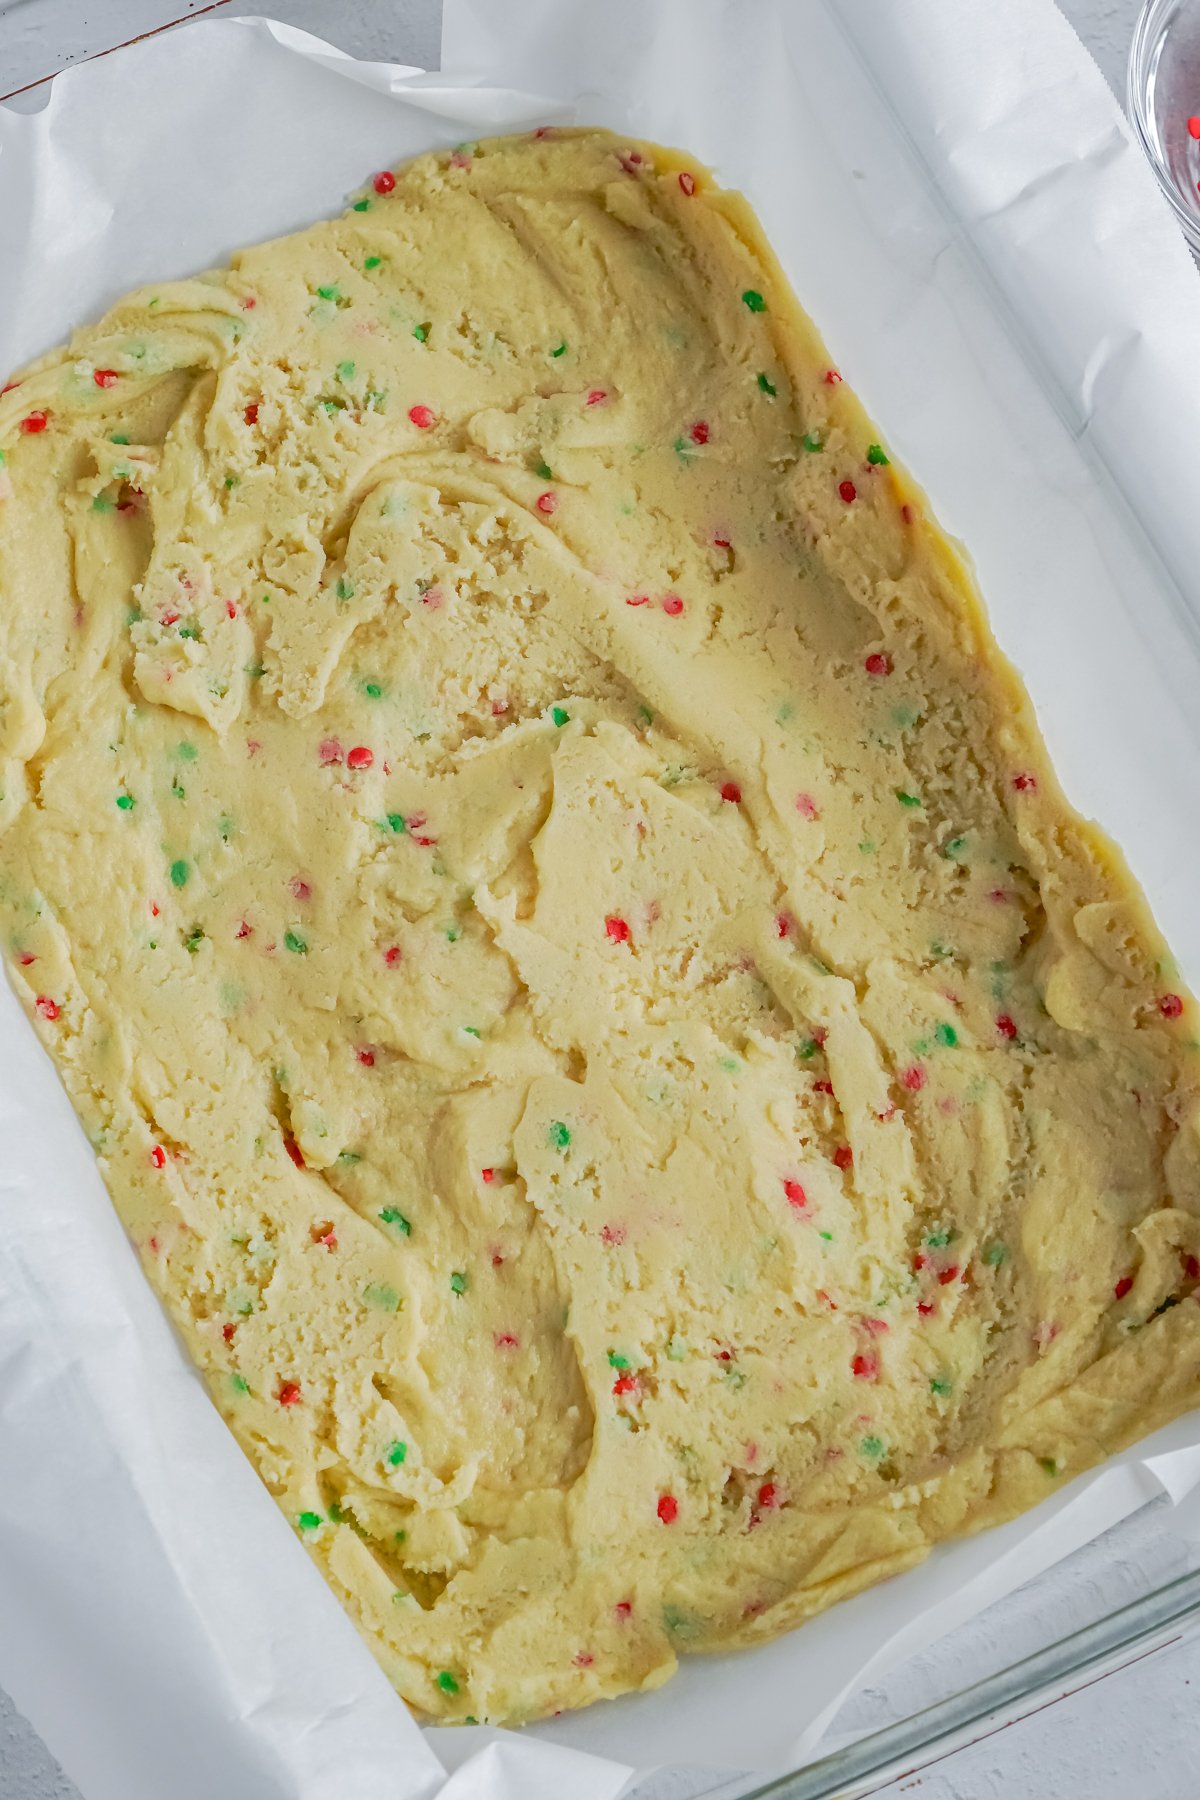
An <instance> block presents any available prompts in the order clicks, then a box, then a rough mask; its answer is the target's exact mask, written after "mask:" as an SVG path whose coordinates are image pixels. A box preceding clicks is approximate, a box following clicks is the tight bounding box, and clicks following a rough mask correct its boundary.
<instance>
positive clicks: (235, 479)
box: [180, 475, 242, 635]
mask: <svg viewBox="0 0 1200 1800" xmlns="http://www.w3.org/2000/svg"><path fill="white" fill-rule="evenodd" d="M241 482H242V478H241V476H240V475H227V476H226V477H225V486H226V487H227V488H235V487H240V486H241ZM180 635H182V633H181V634H180Z"/></svg>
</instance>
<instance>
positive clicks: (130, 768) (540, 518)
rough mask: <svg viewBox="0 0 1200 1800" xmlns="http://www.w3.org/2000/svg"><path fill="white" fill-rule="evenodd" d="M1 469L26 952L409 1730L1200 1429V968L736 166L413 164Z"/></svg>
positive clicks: (61, 375)
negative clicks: (1129, 862) (781, 255)
mask: <svg viewBox="0 0 1200 1800" xmlns="http://www.w3.org/2000/svg"><path fill="white" fill-rule="evenodd" d="M0 445H2V446H3V450H4V455H5V463H4V466H3V469H2V470H0V491H2V492H3V496H4V497H3V500H2V501H0V630H2V641H0V682H2V699H3V706H2V710H0V752H2V754H3V759H4V766H3V772H2V781H3V792H2V798H0V925H2V930H3V937H4V945H5V948H6V951H7V954H8V956H9V962H10V974H11V978H12V980H13V981H14V983H15V985H16V987H17V989H18V991H19V992H20V994H21V995H22V996H23V997H24V998H25V999H26V1001H27V1003H28V1006H29V1008H30V1011H31V1013H32V1015H33V1016H34V1018H35V1020H36V1022H37V1025H38V1029H39V1030H40V1032H41V1033H42V1036H43V1038H44V1040H45V1042H46V1044H47V1046H48V1047H49V1049H50V1051H51V1053H52V1054H53V1056H54V1057H55V1059H56V1061H57V1063H58V1065H59V1067H60V1069H61V1071H62V1074H63V1078H64V1080H65V1082H66V1083H67V1086H68V1088H69V1089H70V1092H71V1095H72V1097H73V1099H74V1102H75V1104H76V1106H77V1108H78V1110H79V1113H80V1115H81V1117H82V1119H83V1121H84V1123H85V1126H86V1129H87V1131H88V1132H89V1134H90V1136H91V1139H92V1142H93V1143H94V1145H95V1148H96V1151H97V1154H98V1156H99V1158H100V1160H101V1165H102V1168H103V1170H104V1174H105V1178H106V1180H107V1182H108V1185H109V1187H110V1189H111V1192H112V1195H113V1198H114V1200H115V1202H116V1205H117V1207H118V1208H119V1210H120V1213H121V1216H122V1218H123V1220H124V1222H125V1224H126V1226H127V1228H128V1231H129V1233H130V1236H131V1238H132V1240H133V1242H134V1244H135V1245H136V1247H137V1251H138V1253H139V1255H140V1256H141V1258H142V1259H143V1262H144V1265H145V1268H146V1271H147V1274H148V1276H149V1278H150V1280H151V1281H152V1282H153V1283H154V1285H155V1287H156V1288H157V1289H158V1291H159V1293H160V1294H161V1296H162V1298H163V1300H164V1302H165V1304H166V1306H167V1307H168V1309H169V1311H170V1313H171V1315H172V1317H173V1318H174V1320H175V1322H176V1323H177V1325H178V1327H179V1329H180V1330H181V1332H182V1333H183V1335H184V1337H185V1339H186V1341H187V1345H188V1348H189V1350H190V1352H191V1354H192V1356H193V1357H194V1358H195V1360H196V1362H197V1364H198V1365H199V1367H200V1368H201V1369H202V1370H203V1371H204V1374H205V1376H206V1378H207V1380H208V1382H209V1384H210V1386H211V1391H212V1394H213V1397H214V1400H215V1401H216V1403H217V1405H218V1406H219V1407H220V1408H221V1410H222V1412H223V1413H224V1415H225V1417H226V1418H227V1419H228V1421H229V1424H230V1427H231V1429H232V1430H233V1431H234V1432H235V1433H236V1434H237V1436H238V1438H239V1440H240V1442H241V1443H242V1444H243V1446H244V1447H245V1450H246V1452H247V1455H248V1456H249V1457H250V1458H251V1459H252V1461H253V1462H254V1464H255V1466H256V1467H257V1469H258V1470H259V1472H260V1474H261V1476H262V1478H263V1480H264V1481H265V1482H266V1484H267V1485H268V1487H269V1488H270V1490H271V1491H272V1493H273V1494H275V1495H276V1496H277V1498H278V1500H279V1503H280V1505H281V1506H282V1508H283V1509H284V1511H285V1513H286V1515H287V1518H288V1520H289V1521H290V1522H291V1524H292V1526H293V1527H294V1528H295V1530H296V1531H297V1532H298V1534H299V1535H300V1537H301V1538H302V1540H303V1542H304V1544H305V1545H306V1546H307V1548H308V1549H309V1551H310V1552H311V1554H312V1556H313V1557H314V1558H315V1559H316V1560H317V1562H318V1563H319V1564H320V1566H321V1567H322V1569H323V1570H324V1572H325V1574H326V1575H327V1577H328V1579H329V1581H330V1583H331V1585H332V1586H333V1588H334V1589H335V1590H336V1592H337V1593H338V1594H339V1596H340V1597H341V1598H342V1600H343V1601H344V1603H345V1605H346V1606H347V1608H348V1609H349V1610H350V1612H351V1614H352V1615H353V1617H354V1619H355V1620H356V1621H357V1623H358V1625H359V1626H360V1628H361V1630H362V1631H363V1633H364V1634H365V1636H366V1638H367V1640H368V1642H369V1643H370V1645H371V1646H372V1648H373V1649H374V1651H375V1652H376V1654H377V1655H378V1657H379V1659H380V1661H381V1663H382V1665H383V1667H384V1668H385V1670H386V1671H387V1672H388V1674H389V1675H390V1677H391V1678H392V1679H393V1680H394V1682H395V1684H396V1686H397V1687H398V1689H399V1691H400V1692H401V1693H402V1694H403V1695H404V1696H405V1697H406V1699H408V1700H409V1701H410V1702H411V1703H412V1704H413V1705H414V1706H415V1707H417V1708H419V1709H420V1710H421V1711H422V1712H425V1713H428V1714H432V1715H436V1716H439V1717H443V1718H447V1719H463V1718H467V1717H470V1718H475V1719H480V1720H484V1719H487V1720H493V1721H494V1720H518V1719H524V1718H530V1717H533V1716H536V1715H539V1714H544V1713H547V1712H551V1711H553V1710H555V1709H558V1708H563V1707H573V1706H580V1705H583V1704H584V1703H586V1702H588V1701H591V1700H593V1699H596V1698H597V1697H600V1696H604V1695H613V1694H617V1693H620V1692H622V1691H624V1690H628V1689H632V1688H639V1687H650V1686H654V1685H656V1684H657V1683H659V1682H661V1681H663V1680H664V1679H665V1678H666V1677H667V1676H668V1675H669V1674H670V1673H671V1671H672V1670H673V1669H674V1667H675V1665H676V1662H677V1659H678V1657H679V1656H680V1655H681V1654H684V1653H687V1652H694V1651H701V1650H712V1649H724V1648H728V1647H730V1646H733V1645H738V1644H748V1643H751V1642H754V1641H756V1640H760V1639H764V1638H767V1637H770V1636H772V1635H773V1634H775V1633H778V1632H780V1631H782V1630H785V1629H787V1628H789V1627H791V1626H793V1625H795V1624H797V1623H798V1622H799V1621H801V1620H803V1619H804V1618H805V1617H807V1616H808V1615H810V1614H811V1613H813V1612H815V1611H816V1610H818V1609H819V1608H822V1607H824V1606H826V1605H828V1604H829V1603H830V1602H831V1601H833V1600H836V1599H838V1598H839V1597H841V1596H845V1595H847V1594H851V1593H853V1592H855V1591H856V1590H857V1589H860V1588H862V1587H864V1586H865V1585H866V1584H868V1583H870V1582H872V1581H875V1580H877V1579H878V1578H880V1577H881V1576H885V1575H887V1574H890V1573H892V1572H894V1571H897V1570H900V1569H903V1568H905V1567H907V1566H908V1565H910V1564H912V1563H913V1562H915V1561H916V1560H917V1559H919V1558H920V1557H922V1556H923V1555H924V1554H925V1553H926V1552H927V1550H928V1549H929V1547H930V1545H931V1544H932V1543H934V1542H935V1541H936V1540H938V1539H940V1538H944V1537H946V1536H948V1535H950V1534H954V1533H958V1532H963V1531H968V1530H973V1529H975V1528H976V1527H978V1526H980V1525H984V1524H990V1523H993V1522H995V1521H997V1520H1000V1519H1004V1518H1006V1517H1009V1516H1010V1515H1012V1514H1013V1513H1016V1512H1017V1511H1019V1510H1020V1509H1022V1508H1024V1507H1027V1506H1030V1505H1032V1504H1033V1503H1034V1502H1036V1501H1037V1500H1039V1499H1041V1498H1043V1497H1044V1496H1046V1495H1047V1494H1049V1493H1052V1492H1053V1491H1054V1490H1055V1488H1056V1487H1057V1486H1058V1484H1060V1483H1061V1482H1063V1481H1064V1480H1065V1479H1067V1478H1069V1477H1070V1476H1072V1475H1074V1474H1076V1473H1078V1472H1079V1471H1080V1470H1081V1469H1082V1468H1084V1467H1085V1466H1087V1465H1088V1464H1091V1463H1094V1462H1096V1461H1097V1460H1099V1459H1100V1458H1102V1457H1103V1456H1104V1455H1106V1454H1107V1453H1109V1452H1110V1451H1112V1450H1113V1449H1114V1448H1116V1447H1118V1446H1120V1445H1122V1444H1124V1443H1126V1442H1128V1441H1129V1440H1131V1439H1133V1438H1135V1437H1137V1436H1138V1435H1140V1434H1141V1433H1143V1432H1145V1431H1147V1430H1149V1429H1150V1428H1151V1427H1152V1426H1154V1425H1155V1424H1157V1423H1159V1422H1161V1421H1164V1420H1166V1419H1168V1418H1169V1417H1171V1416H1172V1415H1173V1414H1175V1413H1177V1412H1179V1411H1180V1410H1181V1409H1183V1408H1184V1407H1186V1406H1190V1405H1194V1404H1196V1402H1197V1399H1198V1398H1200V1393H1198V1387H1200V1383H1198V1371H1200V1306H1198V1305H1197V1303H1196V1301H1197V1296H1196V1287H1197V1282H1198V1280H1200V1260H1198V1259H1200V1139H1198V1136H1197V1084H1196V1073H1195V1056H1194V1051H1195V1045H1194V1043H1193V1041H1192V1039H1193V1013H1192V1005H1191V1002H1190V1000H1188V999H1187V997H1186V996H1185V995H1183V994H1182V993H1181V990H1180V984H1179V982H1178V979H1177V978H1176V976H1175V975H1174V973H1173V972H1172V969H1171V966H1170V964H1169V961H1168V960H1167V958H1166V955H1165V952H1164V950H1163V947H1162V945H1161V943H1160V941H1159V939H1158V936H1157V934H1156V932H1155V930H1154V927H1153V925H1152V923H1151V921H1150V919H1149V916H1148V913H1147V911H1146V910H1145V907H1144V905H1143V903H1142V901H1141V898H1140V896H1139V894H1138V893H1137V891H1136V889H1135V887H1134V885H1133V883H1132V881H1131V879H1130V877H1129V875H1128V873H1127V872H1126V870H1125V868H1124V867H1123V865H1122V863H1121V862H1120V859H1119V858H1118V856H1117V855H1116V854H1115V852H1114V851H1113V850H1112V849H1111V847H1110V846H1109V845H1108V844H1107V843H1106V842H1105V841H1104V840H1103V839H1101V838H1100V837H1099V836H1098V834H1097V833H1096V832H1095V831H1094V830H1092V829H1090V828H1089V827H1087V826H1085V825H1083V824H1082V823H1081V822H1080V821H1079V819H1078V818H1076V816H1075V815H1074V814H1073V813H1072V812H1071V810H1070V809H1069V807H1068V806H1067V805H1066V803H1065V802H1064V800H1063V798H1062V796H1061V794H1060V792H1059V790H1058V788H1057V785H1056V783H1055V781H1054V778H1053V775H1052V773H1051V772H1050V770H1049V768H1048V766H1047V763H1046V759H1045V755H1044V752H1043V750H1042V747H1041V743H1040V740H1039V737H1038V735H1037V730H1036V727H1035V724H1034V722H1033V719H1032V715H1031V713H1030V710H1029V707H1028V704H1027V702H1026V700H1025V698H1024V695H1023V693H1022V691H1021V689H1020V687H1019V685H1018V684H1017V682H1016V680H1015V678H1014V677H1013V675H1012V673H1011V671H1010V670H1009V669H1008V667H1007V666H1006V665H1005V663H1004V662H1003V660H1002V659H1001V658H1000V656H999V654H998V653H997V651H996V649H995V646H994V645H993V643H992V641H991V639H990V637H989V635H988V633H987V629H986V627H985V625H984V623H983V620H982V616H981V614H980V612H979V610H978V607H977V605H976V602H975V598H974V593H973V589H972V586H971V582H970V579H969V576H968V575H967V574H966V572H965V570H964V567H963V564H962V563H961V561H960V560H959V558H958V556H957V554H956V553H955V551H954V550H953V549H952V548H951V547H950V546H949V544H948V543H947V541H946V540H945V538H944V537H942V536H941V535H940V533H939V532H938V531H937V529H936V528H935V526H934V525H933V524H932V523H931V522H930V520H929V518H928V516H927V512H926V509H925V508H924V506H923V503H922V498H921V495H920V493H919V491H918V490H917V489H916V488H915V487H913V485H912V484H911V482H910V481H909V480H908V479H907V477H905V476H904V475H903V474H902V473H901V472H900V471H899V470H898V469H897V468H896V466H895V464H894V462H893V461H891V460H890V459H889V456H888V452H887V448H886V445H885V444H884V443H883V442H882V441H881V438H880V433H879V432H878V431H877V430H876V429H875V428H873V427H872V426H871V424H870V423H869V421H868V420H867V418H866V417H865V415H864V414H863V412H862V410H861V408H860V407H859V405H858V403H857V402H856V401H855V399H854V398H853V396H852V395H851V393H850V391H849V389H848V388H847V386H846V385H845V384H844V383H843V382H842V381H841V379H840V376H839V374H838V372H837V371H836V370H835V369H834V368H833V367H832V366H831V363H830V360H829V357H828V355H827V353H826V352H825V351H824V349H823V348H822V346H821V344H820V342H819V340H818V339H817V338H816V336H815V334H814V332H813V330H812V328H811V326H810V325H809V324H808V322H807V321H806V320H805V319H804V318H803V316H802V315H801V314H800V313H799V311H798V310H797V308H796V306H795V303H794V301H793V300H792V298H791V295H790V293H789V291H788V288H787V285H786V282H785V280H784V278H783V277H782V275H781V272H780V270H779V268H778V266H777V265H776V264H775V262H774V261H773V259H772V257H771V255H770V252H769V250H768V248H767V247H766V245H765V244H764V242H763V240H762V238H761V236H760V234H759V232H758V229H757V227H756V225H755V222H754V220H753V218H752V217H751V216H750V214H749V212H748V211H747V209H746V208H745V206H744V205H743V203H742V202H740V201H739V200H738V199H737V198H736V197H735V196H732V195H729V194H726V193H722V192H721V191H720V190H719V189H718V188H717V187H716V186H715V185H714V184H713V182H712V181H711V179H710V178H709V176H708V175H707V173H706V172H705V171H703V170H702V169H700V168H698V167H697V166H696V165H695V164H693V163H689V162H686V161H684V160H683V159H682V158H681V157H679V156H678V155H677V154H675V153H672V152H669V151H663V150H660V149H658V148H655V147H653V146H650V145H631V144H630V143H628V142H625V141H619V140H617V139H614V138H612V137H610V136H608V135H607V134H605V133H602V132H584V133H555V134H552V135H548V136H538V137H526V138H522V139H510V140H501V141H493V142H490V143H483V144H480V145H477V146H471V147H466V148H464V149H462V150H459V151H457V152H455V153H454V154H453V155H431V156H426V157H422V158H421V159H419V160H418V161H416V162H414V163H413V164H411V165H410V166H408V167H406V168H404V169H402V170H400V171H398V172H397V173H396V174H395V176H392V175H390V174H384V175H381V176H379V177H377V178H376V179H375V180H374V182H372V183H371V184H369V185H368V187H367V188H366V189H365V190H364V192H363V194H362V195H361V196H359V197H358V198H357V200H356V203H355V204H354V205H352V206H351V208H350V209H349V210H348V211H347V213H346V215H345V216H344V217H343V218H339V219H337V220H335V221H333V222H330V223H324V224H319V225H316V226H314V227H313V228H312V229H311V230H307V231H303V232H299V233H297V234H296V235H295V236H293V237H290V238H286V239H284V240H282V241H280V242H277V243H271V244H266V245H262V246H260V247H258V248H256V249H251V250H247V251H245V252H243V253H241V254H240V255H238V256H237V257H236V258H235V259H234V262H233V266H232V268H231V269H229V270H223V271H220V272H218V273H215V274H211V275H206V276H203V277H202V278H200V279H197V280H188V281H181V282H174V283H168V284H165V285H162V286H159V287H155V288H152V289H146V290H143V291H142V292H140V293H137V294H134V295H132V296H131V297H130V298H129V299H127V300H125V301H124V302H122V303H121V304H120V305H119V306H117V307H115V308H114V310H113V311H112V312H111V313H110V314H109V315H108V316H107V317H106V318H105V319H104V320H102V321H101V323H100V324H99V325H97V326H95V327H90V328H87V329H85V330H82V331H80V332H79V333H78V335H77V336H76V338H75V340H74V341H73V343H72V344H71V345H70V346H69V347H68V348H67V349H65V350H62V351H59V352H56V353H54V354H52V355H50V356H47V357H46V358H44V359H43V360H42V361H41V362H40V363H38V364H37V365H35V366H34V367H33V368H32V369H30V370H28V371H26V372H25V374H24V376H23V377H22V378H21V379H20V380H19V382H18V383H17V385H16V386H14V387H13V388H11V389H10V390H9V391H8V392H6V393H5V394H4V396H3V397H2V398H0Z"/></svg>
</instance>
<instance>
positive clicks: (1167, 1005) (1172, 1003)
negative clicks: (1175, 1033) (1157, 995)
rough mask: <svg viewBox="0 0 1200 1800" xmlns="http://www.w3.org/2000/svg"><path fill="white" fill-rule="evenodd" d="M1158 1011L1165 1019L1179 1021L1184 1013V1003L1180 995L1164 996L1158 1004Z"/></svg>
mask: <svg viewBox="0 0 1200 1800" xmlns="http://www.w3.org/2000/svg"><path fill="white" fill-rule="evenodd" d="M1158 1010H1159V1012H1160V1013H1161V1014H1162V1016H1163V1018H1164V1019H1177V1018H1178V1017H1179V1015H1180V1013H1181V1012H1182V1011H1183V1001H1182V1000H1181V998H1180V997H1179V995H1178V994H1164V995H1163V997H1162V999H1161V1000H1160V1001H1159V1003H1158Z"/></svg>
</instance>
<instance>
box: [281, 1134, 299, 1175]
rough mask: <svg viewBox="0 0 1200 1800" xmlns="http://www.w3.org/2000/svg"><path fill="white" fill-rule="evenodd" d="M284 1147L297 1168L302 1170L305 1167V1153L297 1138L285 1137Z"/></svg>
mask: <svg viewBox="0 0 1200 1800" xmlns="http://www.w3.org/2000/svg"><path fill="white" fill-rule="evenodd" d="M283 1147H284V1149H285V1150H286V1151H287V1153H288V1155H289V1156H290V1157H291V1159H292V1161H293V1162H294V1163H295V1165H296V1167H297V1168H298V1169H302V1168H303V1167H304V1152H303V1150H301V1148H300V1146H299V1144H298V1143H297V1142H296V1140H295V1138H293V1137H285V1138H284V1140H283Z"/></svg>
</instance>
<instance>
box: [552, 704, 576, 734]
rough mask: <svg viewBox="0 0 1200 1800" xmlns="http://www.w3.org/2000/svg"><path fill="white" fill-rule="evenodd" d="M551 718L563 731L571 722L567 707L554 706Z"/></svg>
mask: <svg viewBox="0 0 1200 1800" xmlns="http://www.w3.org/2000/svg"><path fill="white" fill-rule="evenodd" d="M550 717H551V718H552V719H553V720H554V723H555V724H556V725H557V726H558V728H559V730H560V731H561V730H562V727H563V726H564V725H566V724H567V723H568V722H569V720H570V717H571V715H570V713H569V712H568V711H567V709H566V707H565V706H552V707H551V708H550Z"/></svg>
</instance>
